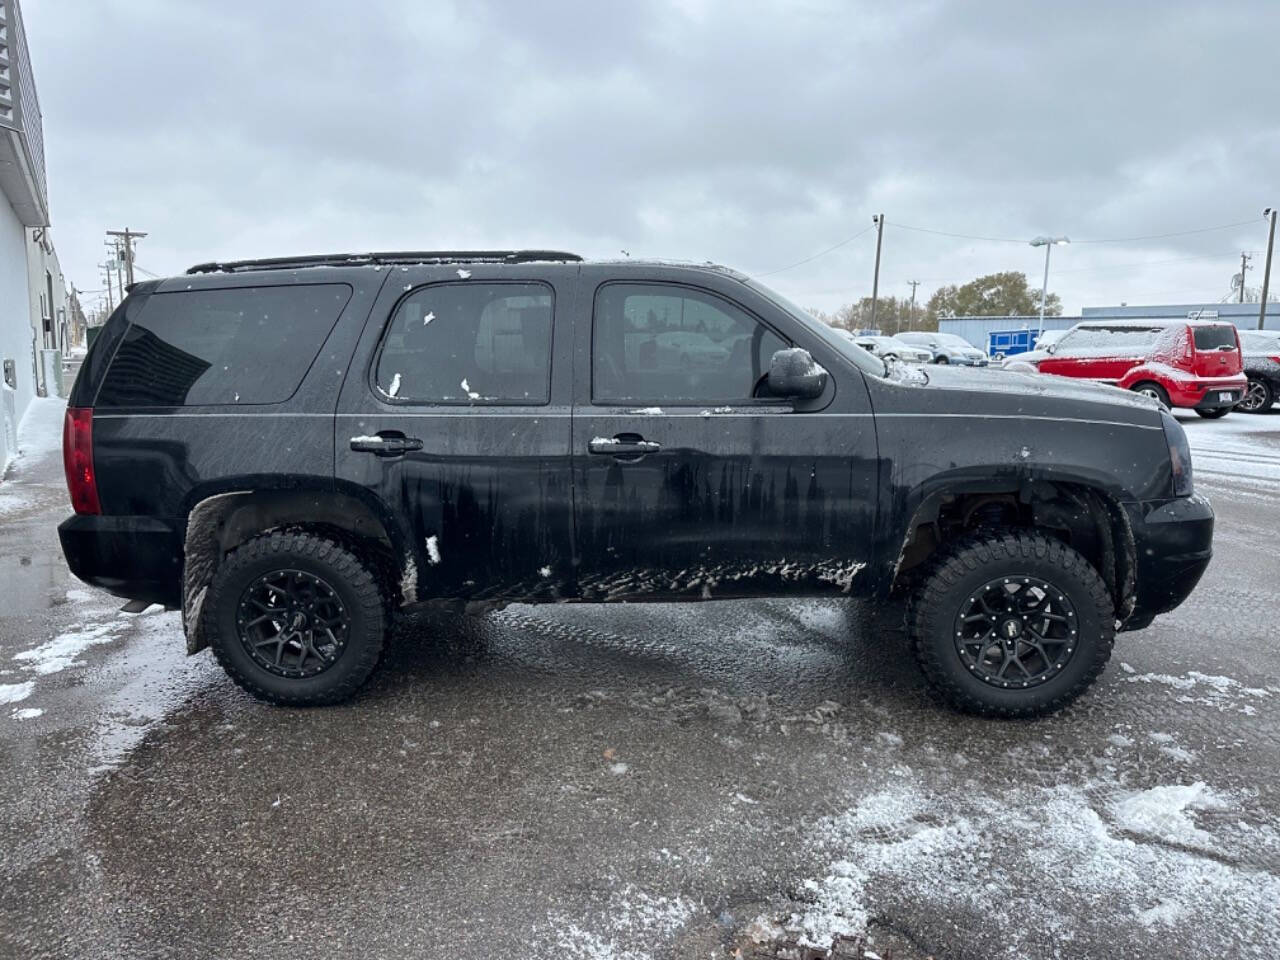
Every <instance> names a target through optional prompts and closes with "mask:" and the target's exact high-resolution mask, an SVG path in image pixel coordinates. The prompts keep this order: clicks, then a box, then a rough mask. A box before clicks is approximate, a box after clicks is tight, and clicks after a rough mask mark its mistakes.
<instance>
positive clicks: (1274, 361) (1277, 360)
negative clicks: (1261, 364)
mask: <svg viewBox="0 0 1280 960" xmlns="http://www.w3.org/2000/svg"><path fill="white" fill-rule="evenodd" d="M1267 359H1268V360H1270V361H1271V362H1272V363H1280V357H1267Z"/></svg>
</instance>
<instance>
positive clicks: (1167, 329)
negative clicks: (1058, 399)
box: [1034, 320, 1248, 418]
mask: <svg viewBox="0 0 1280 960" xmlns="http://www.w3.org/2000/svg"><path fill="white" fill-rule="evenodd" d="M1034 365H1035V367H1036V368H1037V369H1038V370H1039V371H1040V372H1041V373H1054V374H1057V375H1058V376H1060V377H1079V378H1082V379H1086V380H1095V381H1097V382H1099V383H1109V384H1112V385H1114V386H1117V387H1122V388H1123V389H1125V390H1133V391H1135V392H1137V393H1142V394H1146V395H1147V396H1149V397H1154V398H1155V399H1157V400H1159V401H1160V402H1161V403H1162V404H1164V405H1165V406H1166V407H1192V408H1194V409H1195V411H1196V413H1198V414H1200V416H1202V417H1209V418H1215V417H1222V416H1226V414H1227V413H1228V412H1229V411H1230V410H1231V408H1232V406H1233V405H1235V404H1236V403H1239V402H1240V398H1241V397H1243V396H1244V391H1245V385H1246V384H1247V382H1248V380H1247V378H1246V377H1245V375H1244V373H1243V372H1242V371H1243V367H1242V366H1241V359H1240V338H1239V337H1238V336H1237V335H1236V328H1235V327H1234V326H1232V325H1231V324H1229V323H1220V322H1218V321H1210V320H1172V321H1170V320H1129V321H1116V320H1110V321H1106V320H1096V321H1089V322H1085V323H1078V324H1076V325H1075V326H1074V327H1072V328H1071V329H1070V330H1069V331H1067V333H1066V335H1065V336H1064V337H1063V338H1062V339H1061V340H1059V341H1058V342H1057V343H1055V344H1054V345H1053V346H1052V347H1050V348H1049V351H1048V354H1047V355H1046V356H1044V357H1042V358H1041V359H1040V360H1038V361H1036V362H1035V364H1034Z"/></svg>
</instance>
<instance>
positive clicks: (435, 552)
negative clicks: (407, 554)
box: [427, 533, 440, 567]
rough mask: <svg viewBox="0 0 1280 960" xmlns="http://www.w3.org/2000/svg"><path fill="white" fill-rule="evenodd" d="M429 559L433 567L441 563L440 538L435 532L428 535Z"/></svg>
mask: <svg viewBox="0 0 1280 960" xmlns="http://www.w3.org/2000/svg"><path fill="white" fill-rule="evenodd" d="M427 559H428V560H430V561H431V565H432V566H433V567H434V566H438V565H439V563H440V538H439V537H438V536H436V535H435V534H434V533H433V534H432V535H431V536H429V537H427Z"/></svg>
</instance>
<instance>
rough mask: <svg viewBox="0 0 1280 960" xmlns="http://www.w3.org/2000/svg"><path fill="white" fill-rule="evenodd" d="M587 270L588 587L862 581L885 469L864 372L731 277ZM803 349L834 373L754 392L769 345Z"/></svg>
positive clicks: (579, 418) (579, 466)
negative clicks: (879, 471)
mask: <svg viewBox="0 0 1280 960" xmlns="http://www.w3.org/2000/svg"><path fill="white" fill-rule="evenodd" d="M583 276H584V284H583V291H582V293H581V294H580V297H579V309H578V311H577V322H576V324H575V327H576V329H575V339H576V344H577V353H576V358H575V371H576V377H575V400H576V402H575V407H574V421H573V455H574V478H575V485H574V497H575V504H576V507H575V513H576V532H577V538H578V539H577V543H578V552H579V560H580V565H579V577H578V582H579V587H580V589H581V592H582V595H583V596H584V597H585V598H588V599H611V598H623V597H628V598H635V599H657V598H662V597H682V596H683V597H692V598H704V599H705V598H712V597H733V596H752V595H759V594H785V593H796V594H811V595H812V594H825V593H836V594H839V593H852V592H858V586H859V585H857V584H855V579H856V577H857V573H858V572H859V571H860V570H861V568H862V565H863V564H865V563H866V561H867V559H868V555H869V551H870V542H871V523H872V518H873V516H874V509H875V490H876V468H877V463H876V447H875V433H874V424H873V422H872V420H871V417H870V407H869V401H868V398H867V392H866V386H865V383H864V382H863V380H862V378H861V375H860V374H859V373H858V372H857V371H856V370H854V369H852V368H851V367H850V366H849V365H848V364H847V363H845V364H841V363H840V362H839V360H838V358H834V357H831V356H829V353H830V349H831V348H830V347H829V345H824V344H822V343H821V342H820V341H817V340H816V339H814V338H813V337H812V335H811V334H810V335H808V336H806V334H805V331H804V330H803V329H801V328H798V327H797V325H796V322H795V321H794V320H792V319H791V318H789V317H788V316H786V315H785V314H783V313H782V312H781V311H780V310H779V309H778V308H776V307H775V306H773V305H772V304H770V303H769V302H768V301H767V300H765V299H764V298H763V297H761V296H759V295H758V294H755V293H753V292H752V291H750V290H749V289H748V288H747V287H746V286H745V285H744V284H742V283H739V282H737V281H734V280H732V279H729V278H720V277H718V276H716V275H715V274H713V273H711V272H707V273H706V274H705V275H699V274H691V272H689V271H683V272H677V271H671V272H670V273H668V274H665V275H664V274H663V273H662V272H661V271H660V270H659V271H655V274H654V276H653V278H652V279H649V278H647V277H645V276H643V275H640V276H639V277H638V276H637V274H636V273H634V272H632V271H627V272H626V273H625V274H614V275H611V274H610V269H609V268H608V267H605V266H586V267H584V268H583ZM691 277H692V282H691ZM792 345H796V346H802V347H804V348H806V349H809V350H810V352H811V353H812V354H813V355H814V358H815V359H816V360H817V361H818V362H819V363H822V364H823V365H824V366H826V367H827V369H828V372H829V374H830V375H831V380H830V382H829V383H828V387H827V391H826V393H825V394H824V395H823V396H822V397H820V398H818V399H817V400H813V401H803V402H801V401H797V402H792V401H785V400H774V399H762V398H760V397H758V396H756V394H757V393H758V391H757V390H756V387H757V385H758V384H759V382H760V381H761V379H762V378H763V377H765V375H766V374H767V373H768V370H769V363H770V359H771V358H772V356H773V354H774V352H776V351H777V350H781V349H783V348H785V347H789V346H792ZM824 351H825V352H824Z"/></svg>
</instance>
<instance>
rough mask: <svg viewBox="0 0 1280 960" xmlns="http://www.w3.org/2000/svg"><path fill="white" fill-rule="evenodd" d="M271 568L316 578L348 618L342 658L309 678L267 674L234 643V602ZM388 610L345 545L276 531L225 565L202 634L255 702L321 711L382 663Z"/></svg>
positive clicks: (343, 697)
mask: <svg viewBox="0 0 1280 960" xmlns="http://www.w3.org/2000/svg"><path fill="white" fill-rule="evenodd" d="M275 570H301V571H304V572H306V573H310V574H313V575H315V576H317V577H320V578H321V579H323V580H324V581H325V582H326V583H327V584H329V585H330V586H331V587H332V588H333V590H334V592H335V593H337V595H338V596H339V598H340V599H341V600H342V603H343V605H344V606H345V608H346V610H347V612H348V614H349V616H350V624H349V627H348V633H347V640H346V643H345V646H344V648H343V650H342V652H341V653H340V654H339V655H338V658H337V660H336V661H334V663H333V664H332V666H329V667H328V668H326V669H325V670H324V671H323V672H321V673H319V674H317V675H315V676H309V677H282V676H278V675H276V674H273V673H271V672H270V671H268V670H267V669H264V668H263V667H262V666H260V665H259V664H258V663H256V662H255V661H254V660H253V658H252V657H251V656H249V654H248V652H247V651H246V650H245V648H244V646H243V644H242V643H241V641H240V636H239V632H238V628H237V624H236V616H237V608H238V605H239V603H240V597H241V595H242V593H243V592H244V591H245V589H246V588H247V587H248V586H249V584H251V583H253V582H254V581H255V580H256V579H257V578H258V577H261V576H262V575H263V574H266V573H270V572H272V571H275ZM388 609H389V608H388V604H387V601H386V598H385V597H384V596H383V590H382V588H381V586H380V584H379V578H378V577H377V576H376V575H375V573H374V572H373V570H371V569H370V566H369V565H368V564H367V563H365V562H364V561H363V560H362V559H361V558H360V557H359V556H358V555H357V554H356V553H355V552H354V551H353V550H351V549H350V548H349V547H348V546H345V545H342V544H339V543H337V542H335V541H333V540H330V539H328V538H326V537H323V536H318V535H316V534H313V533H306V532H302V531H277V532H273V533H267V534H263V535H262V536H259V537H255V538H254V539H252V540H249V541H247V542H245V543H242V544H241V545H240V546H238V547H236V548H235V549H234V550H232V551H231V552H230V553H229V554H228V555H227V556H226V557H225V558H224V559H223V561H222V564H221V565H220V566H219V567H218V569H217V571H216V572H215V574H214V576H213V582H212V583H211V584H210V586H209V594H208V596H207V597H206V599H205V604H204V618H205V631H206V635H207V636H208V637H209V638H210V646H211V647H212V648H213V653H214V656H215V657H217V659H218V662H219V663H220V664H222V668H223V669H224V670H226V671H227V673H228V674H229V675H230V677H231V679H232V680H234V681H235V682H236V683H237V684H238V685H239V686H240V687H242V688H243V689H244V690H245V691H247V692H248V693H250V694H252V695H253V696H254V697H256V698H258V699H259V700H265V701H267V702H268V703H274V704H279V705H282V706H294V707H310V706H323V705H326V704H333V703H341V702H342V701H344V700H348V699H350V698H351V697H352V696H353V695H354V694H355V693H356V691H358V690H359V689H360V687H361V686H363V685H364V683H365V681H367V680H368V679H369V677H370V676H371V675H372V673H373V671H374V669H375V668H376V667H377V665H378V662H379V660H380V659H381V657H382V650H383V645H384V643H385V640H386V633H387V624H388V622H389V621H388V616H387V611H388Z"/></svg>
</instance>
